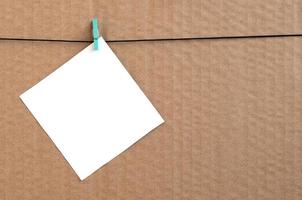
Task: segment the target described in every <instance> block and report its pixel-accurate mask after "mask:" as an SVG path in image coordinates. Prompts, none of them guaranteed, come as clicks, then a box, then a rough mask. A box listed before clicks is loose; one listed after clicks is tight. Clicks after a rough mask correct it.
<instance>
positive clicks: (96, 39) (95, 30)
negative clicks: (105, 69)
mask: <svg viewBox="0 0 302 200" xmlns="http://www.w3.org/2000/svg"><path fill="white" fill-rule="evenodd" d="M92 36H93V48H94V49H95V50H98V49H99V37H100V36H99V28H98V20H97V18H94V19H93V20H92Z"/></svg>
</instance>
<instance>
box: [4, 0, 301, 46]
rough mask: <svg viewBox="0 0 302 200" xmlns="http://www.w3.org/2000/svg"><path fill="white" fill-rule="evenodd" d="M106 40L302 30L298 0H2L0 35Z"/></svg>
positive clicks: (264, 33) (294, 31) (276, 32)
mask: <svg viewBox="0 0 302 200" xmlns="http://www.w3.org/2000/svg"><path fill="white" fill-rule="evenodd" d="M93 17H98V19H99V21H100V24H101V25H100V26H101V32H102V35H103V36H104V37H105V38H106V39H107V40H118V39H142V38H177V37H204V36H234V35H270V34H273V35H278V34H295V33H296V34H301V33H302V1H300V0H163V1H141V0H128V1H124V0H103V1H101V0H86V1H83V0H72V1H66V0H65V1H64V0H63V1H62V0H51V1H49V0H26V1H22V0H1V1H0V25H1V29H0V37H13V38H42V39H68V40H91V19H92V18H93Z"/></svg>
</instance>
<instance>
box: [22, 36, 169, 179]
mask: <svg viewBox="0 0 302 200" xmlns="http://www.w3.org/2000/svg"><path fill="white" fill-rule="evenodd" d="M41 67H43V66H41ZM20 98H21V99H22V101H23V102H24V104H25V105H26V106H27V108H28V109H29V111H30V112H31V113H32V114H33V116H34V117H35V118H36V120H37V121H38V122H39V123H40V125H41V126H42V128H43V129H44V130H45V132H46V133H47V134H48V136H49V137H50V138H51V140H52V141H53V142H54V143H55V145H56V146H57V148H58V149H59V150H60V151H61V153H62V154H63V155H64V157H65V159H66V160H67V161H68V162H69V164H70V165H71V167H72V168H73V169H74V171H75V172H76V173H77V175H78V176H79V177H80V179H81V180H83V179H85V178H86V177H87V176H89V175H90V174H92V173H93V172H95V171H96V170H97V169H99V168H100V167H101V166H103V165H104V164H106V163H107V162H109V161H110V160H111V159H113V158H114V157H116V156H117V155H118V154H120V153H121V152H123V151H124V150H126V149H127V148H128V147H130V146H131V145H132V144H133V143H135V142H136V141H137V140H139V139H140V138H142V137H143V136H144V135H146V134H147V133H148V132H150V131H151V130H152V129H154V128H155V127H157V126H159V125H160V124H161V123H163V122H164V120H163V119H162V117H161V116H160V114H159V113H158V112H157V110H156V109H155V108H154V107H153V105H152V104H151V103H150V101H149V100H148V99H147V97H146V96H145V95H144V93H143V92H142V91H141V89H140V88H139V87H138V85H137V84H136V83H135V81H134V80H133V79H132V77H131V76H130V75H129V73H128V72H127V70H126V69H125V68H124V66H123V65H122V64H121V63H120V61H119V60H118V58H117V57H116V56H115V54H114V53H113V52H112V50H111V49H110V47H109V46H108V45H107V44H106V42H105V41H104V40H103V39H102V38H99V50H93V46H92V44H91V45H89V46H88V47H87V48H85V49H84V50H82V51H81V52H80V53H78V54H77V55H76V56H74V57H73V58H72V59H70V60H69V61H68V62H66V63H65V64H64V65H62V66H61V67H59V68H58V69H57V70H55V71H54V72H53V73H51V74H50V75H48V76H47V77H46V78H44V79H43V80H42V81H40V82H39V83H37V84H36V85H34V86H33V87H32V88H30V89H29V90H27V91H26V92H24V93H23V94H22V95H21V96H20Z"/></svg>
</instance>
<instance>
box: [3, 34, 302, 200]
mask: <svg viewBox="0 0 302 200" xmlns="http://www.w3.org/2000/svg"><path fill="white" fill-rule="evenodd" d="M86 45H87V44H82V43H55V42H20V41H0V55H1V59H0V94H1V98H0V101H1V104H0V113H1V115H0V199H1V200H2V199H4V200H11V199H29V200H32V199H41V200H43V199H73V200H77V199H157V200H158V199H196V200H200V199H251V200H254V199H274V200H275V199H289V200H292V199H301V198H302V192H301V191H302V135H301V133H302V124H301V120H302V68H301V64H302V39H301V38H299V37H297V38H273V39H272V38H268V39H234V40H215V41H213V40H196V41H173V42H171V41H170V42H139V43H114V44H110V46H111V47H112V48H113V50H114V51H115V53H116V54H117V56H118V57H119V58H120V60H121V61H122V63H123V64H124V65H125V67H126V68H127V69H128V70H129V72H130V73H131V75H132V76H133V77H134V78H135V80H136V81H137V82H138V84H139V85H140V86H141V87H142V89H143V90H144V92H145V94H146V95H147V96H148V97H149V98H150V99H151V101H152V102H153V104H154V105H155V106H156V108H157V109H158V110H159V111H160V112H161V114H162V115H163V117H164V118H165V120H166V123H165V124H164V125H163V126H161V127H159V128H158V129H156V130H155V131H153V132H152V133H151V134H148V135H147V136H146V137H144V138H143V139H142V140H140V141H139V142H138V143H137V144H136V145H134V146H133V147H132V148H130V149H129V150H127V151H126V152H124V153H123V154H121V155H120V156H118V157H117V158H116V159H114V160H113V161H112V162H110V163H108V164H107V165H106V166H105V167H103V168H102V169H101V170H98V171H97V172H96V173H95V174H93V175H92V176H90V177H89V178H88V179H87V180H85V181H84V182H80V181H79V179H78V178H77V176H76V174H75V173H74V172H73V171H72V169H71V168H70V167H69V166H68V164H67V162H66V161H65V160H64V158H63V157H62V155H61V154H60V153H59V151H57V149H56V148H55V146H54V145H53V143H52V142H51V140H50V139H49V138H48V137H47V135H46V134H45V133H44V132H43V130H42V129H41V128H40V127H39V125H38V124H37V123H36V121H35V120H34V118H33V117H32V116H31V114H30V113H29V112H28V111H27V110H26V108H25V106H24V105H23V104H22V103H21V101H20V100H19V98H18V96H19V95H20V94H21V93H22V92H23V91H24V90H26V89H28V88H29V87H30V86H32V85H33V84H35V83H37V82H38V81H39V80H41V79H42V78H43V77H45V76H46V75H47V74H49V73H50V72H52V71H53V70H54V69H56V68H57V67H59V66H60V65H61V64H62V63H64V62H65V61H67V60H68V59H69V58H70V57H72V56H73V55H74V54H75V53H76V52H78V51H80V50H81V49H82V48H84V47H85V46H86Z"/></svg>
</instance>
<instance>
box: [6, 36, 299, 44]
mask: <svg viewBox="0 0 302 200" xmlns="http://www.w3.org/2000/svg"><path fill="white" fill-rule="evenodd" d="M301 36H302V34H280V35H246V36H204V37H179V38H143V39H120V40H119V39H117V40H106V42H108V43H118V42H157V41H183V40H224V39H249V38H285V37H301ZM0 40H8V41H33V42H77V43H91V42H93V41H89V40H64V39H63V40H60V39H34V38H8V37H3V38H0Z"/></svg>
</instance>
